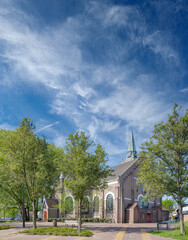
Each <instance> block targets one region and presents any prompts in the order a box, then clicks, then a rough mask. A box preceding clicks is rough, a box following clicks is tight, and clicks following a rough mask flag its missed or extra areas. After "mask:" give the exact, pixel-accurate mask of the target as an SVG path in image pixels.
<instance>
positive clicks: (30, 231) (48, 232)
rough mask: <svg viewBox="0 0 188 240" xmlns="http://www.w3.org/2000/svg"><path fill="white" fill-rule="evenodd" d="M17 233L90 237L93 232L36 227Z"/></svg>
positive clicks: (66, 228)
mask: <svg viewBox="0 0 188 240" xmlns="http://www.w3.org/2000/svg"><path fill="white" fill-rule="evenodd" d="M19 233H27V234H30V235H55V236H85V237H90V236H92V235H93V233H92V232H91V231H89V230H81V232H80V234H78V230H77V229H74V228H70V227H38V228H36V229H34V228H30V229H26V230H24V231H20V232H19Z"/></svg>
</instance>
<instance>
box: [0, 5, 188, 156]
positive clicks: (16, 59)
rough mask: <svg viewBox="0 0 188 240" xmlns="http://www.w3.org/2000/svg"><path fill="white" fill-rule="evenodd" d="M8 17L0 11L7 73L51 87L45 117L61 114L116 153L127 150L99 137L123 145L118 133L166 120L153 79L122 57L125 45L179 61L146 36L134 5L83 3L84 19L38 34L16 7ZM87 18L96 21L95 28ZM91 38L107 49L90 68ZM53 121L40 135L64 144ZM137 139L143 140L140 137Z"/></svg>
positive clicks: (160, 40)
mask: <svg viewBox="0 0 188 240" xmlns="http://www.w3.org/2000/svg"><path fill="white" fill-rule="evenodd" d="M11 12H12V13H10V12H9V10H8V9H1V10H0V32H1V35H0V43H1V46H2V47H0V54H1V57H3V58H2V59H3V61H4V62H5V63H6V64H8V65H9V66H10V67H11V70H12V75H16V76H17V81H21V80H22V81H24V82H27V81H28V82H29V83H31V84H33V83H39V84H42V86H44V87H46V88H48V90H49V92H48V93H47V94H49V96H50V98H51V102H50V104H49V107H50V108H49V112H50V113H51V114H56V115H62V116H65V115H66V116H67V117H68V118H69V119H70V120H71V121H74V123H75V125H76V128H78V129H83V130H85V131H87V132H88V133H89V134H90V136H91V137H92V138H93V139H94V140H97V141H100V140H101V139H103V140H102V142H103V143H104V144H105V146H106V148H107V150H108V152H109V153H110V154H121V153H122V152H123V151H126V150H127V149H124V148H122V147H117V146H115V145H114V144H115V143H114V142H113V143H112V142H110V140H109V141H107V140H106V139H105V140H104V138H102V134H106V133H112V134H113V136H114V138H115V136H117V138H119V139H121V140H122V141H126V142H128V140H129V133H127V134H126V133H123V134H122V131H125V132H129V131H130V128H133V129H136V131H138V132H139V131H140V132H141V131H142V132H144V133H149V132H150V131H151V129H152V127H153V125H154V124H155V123H156V122H158V121H161V120H163V119H164V118H165V117H166V112H167V110H168V106H167V104H165V103H164V101H163V99H162V98H159V93H158V92H154V91H153V92H150V90H149V89H148V84H146V83H145V81H146V79H147V81H148V82H149V81H150V80H151V74H150V73H149V72H148V73H147V72H144V74H143V72H142V65H141V64H142V63H140V64H139V63H138V62H137V60H136V59H134V60H131V61H129V60H126V62H124V64H122V62H121V60H122V59H128V58H129V57H130V55H129V49H130V46H132V47H133V46H134V47H136V46H137V44H143V45H144V46H146V47H149V48H150V49H151V50H152V51H153V52H154V53H155V54H160V55H161V56H162V57H163V58H164V60H165V61H168V60H169V59H173V61H175V62H178V61H179V57H178V54H177V53H176V52H175V51H174V50H173V48H172V47H171V46H170V44H167V42H166V41H165V38H164V37H163V36H162V32H159V31H156V32H154V33H152V34H149V33H147V27H146V25H145V24H143V22H144V21H143V18H142V16H141V13H140V12H139V10H138V9H137V8H136V7H135V6H132V7H130V6H129V7H123V6H112V5H106V4H104V3H101V2H93V1H92V2H89V3H87V13H88V15H87V14H86V15H82V16H80V15H76V16H75V17H70V18H68V19H67V20H66V21H65V22H64V23H61V24H59V25H58V26H56V27H54V26H53V28H52V27H44V28H43V29H41V28H40V26H39V25H38V22H37V20H35V19H34V18H33V17H32V16H28V15H26V14H25V13H24V12H22V11H21V10H19V9H18V8H16V7H13V8H12V10H11ZM17 16H19V17H17ZM89 16H92V17H94V18H95V19H96V20H97V22H96V23H93V22H92V21H91V19H90V18H89ZM22 19H24V20H25V21H22ZM29 23H32V24H31V25H32V26H31V25H29ZM29 26H30V27H29ZM99 26H100V27H99ZM117 28H120V29H123V31H124V33H125V35H126V39H125V41H122V42H121V43H120V42H118V41H120V40H119V39H118V37H117V36H116V30H117ZM91 29H92V31H91ZM90 34H91V35H92V34H93V35H92V37H94V39H95V40H96V39H99V40H100V41H103V40H105V41H106V42H107V43H109V45H110V47H109V49H108V48H107V50H106V52H105V54H106V55H105V56H104V58H105V61H104V63H103V62H102V61H101V63H100V64H98V63H96V64H95V62H94V61H93V62H92V61H91V60H90V62H89V61H87V60H88V59H87V58H84V53H85V52H84V50H85V49H83V44H85V41H88V42H89V43H90V44H91V43H93V41H94V40H93V39H91V38H89V36H90ZM86 44H87V42H86ZM104 47H106V46H105V44H104ZM85 51H86V50H85ZM86 55H87V54H86ZM4 81H9V84H11V83H12V84H16V79H15V78H14V81H15V82H14V83H13V80H12V78H8V77H7V76H6V79H5V78H4ZM135 81H136V84H134V83H135ZM181 91H182V92H183V90H181ZM184 91H187V90H184ZM109 119H110V120H109ZM55 124H57V122H56V123H53V124H50V123H49V122H43V124H41V125H39V126H38V127H39V129H38V130H37V131H38V132H40V131H42V130H45V132H48V133H49V134H50V136H51V135H52V134H54V137H53V142H54V143H55V144H56V145H58V146H61V145H62V144H63V143H64V137H63V136H61V135H60V134H58V133H57V132H56V131H55V130H53V128H52V127H53V126H54V125H55ZM123 124H124V125H126V127H125V128H123V127H122V125H123ZM37 131H36V132H37ZM138 138H139V141H138V142H141V140H140V139H142V137H138Z"/></svg>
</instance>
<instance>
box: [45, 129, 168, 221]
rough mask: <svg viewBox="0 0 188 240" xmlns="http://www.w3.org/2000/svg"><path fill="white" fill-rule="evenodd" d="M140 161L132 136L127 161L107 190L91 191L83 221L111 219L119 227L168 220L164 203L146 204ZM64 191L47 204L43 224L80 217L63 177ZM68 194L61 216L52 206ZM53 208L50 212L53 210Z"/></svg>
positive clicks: (110, 178)
mask: <svg viewBox="0 0 188 240" xmlns="http://www.w3.org/2000/svg"><path fill="white" fill-rule="evenodd" d="M138 160H139V159H138V157H137V151H136V146H135V141H134V135H133V132H132V133H131V138H130V143H129V147H128V151H127V156H126V159H125V161H123V159H122V160H121V163H120V164H119V165H116V166H114V167H113V168H112V169H114V171H113V176H109V177H108V178H107V184H108V186H107V188H106V189H104V190H101V191H95V190H90V191H88V196H86V197H85V199H84V202H85V205H84V207H83V209H82V217H85V218H110V219H112V221H113V222H115V223H118V222H120V223H122V222H125V223H144V222H160V221H164V220H168V211H164V210H162V199H161V198H157V197H156V198H155V199H154V200H144V197H145V195H146V192H145V191H144V189H143V185H140V184H138V175H137V174H138V169H139V166H138ZM60 185H61V186H62V187H61V190H60V191H59V192H56V194H55V195H54V198H53V199H54V200H49V199H45V200H44V203H43V220H44V221H46V218H57V217H77V211H76V207H75V206H76V203H75V201H74V198H73V196H72V195H71V192H69V191H68V190H66V189H65V188H64V186H63V175H62V174H61V176H60ZM62 193H66V194H65V195H66V197H65V195H64V198H65V202H67V206H68V209H67V210H66V211H64V212H61V210H60V208H59V209H57V204H56V205H55V206H53V205H51V204H49V203H50V202H58V201H59V202H60V201H61V198H62V196H63V194H62ZM49 206H50V207H51V208H50V207H49Z"/></svg>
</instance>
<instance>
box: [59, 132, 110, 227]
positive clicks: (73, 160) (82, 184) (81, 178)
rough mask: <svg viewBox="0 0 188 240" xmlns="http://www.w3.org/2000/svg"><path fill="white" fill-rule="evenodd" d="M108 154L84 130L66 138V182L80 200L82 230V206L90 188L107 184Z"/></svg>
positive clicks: (79, 225)
mask: <svg viewBox="0 0 188 240" xmlns="http://www.w3.org/2000/svg"><path fill="white" fill-rule="evenodd" d="M106 162H107V154H106V153H105V151H104V149H103V148H102V146H101V145H100V144H98V145H97V146H96V148H95V145H94V143H93V142H92V141H90V139H89V137H87V136H86V135H85V133H84V132H76V133H75V134H74V135H73V134H70V135H69V137H68V138H67V139H66V145H65V154H64V158H63V174H64V176H65V180H64V184H65V186H66V187H67V188H68V189H69V190H70V191H71V193H72V195H73V197H74V199H75V200H76V201H77V202H78V204H77V205H78V231H79V232H80V230H81V208H82V206H83V203H84V197H85V196H86V194H87V192H88V191H89V189H99V188H102V187H104V186H105V184H106V182H105V180H106V177H107V176H108V175H109V174H110V169H109V167H107V166H106Z"/></svg>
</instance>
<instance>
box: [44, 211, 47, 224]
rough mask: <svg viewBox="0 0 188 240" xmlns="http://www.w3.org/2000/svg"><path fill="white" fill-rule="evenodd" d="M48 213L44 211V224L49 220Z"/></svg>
mask: <svg viewBox="0 0 188 240" xmlns="http://www.w3.org/2000/svg"><path fill="white" fill-rule="evenodd" d="M47 218H48V217H47V211H44V222H46V219H47Z"/></svg>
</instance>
